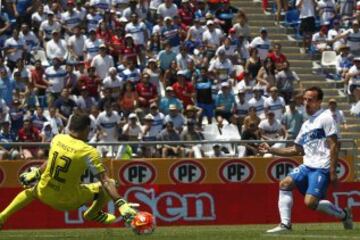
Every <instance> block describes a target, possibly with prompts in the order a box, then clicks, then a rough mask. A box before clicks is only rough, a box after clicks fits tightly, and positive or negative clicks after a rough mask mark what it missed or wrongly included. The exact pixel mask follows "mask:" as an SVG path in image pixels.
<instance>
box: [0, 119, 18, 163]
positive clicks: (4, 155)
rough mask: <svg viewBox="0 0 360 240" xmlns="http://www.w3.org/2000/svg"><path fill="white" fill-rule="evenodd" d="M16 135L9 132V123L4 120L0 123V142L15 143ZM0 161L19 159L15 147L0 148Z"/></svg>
mask: <svg viewBox="0 0 360 240" xmlns="http://www.w3.org/2000/svg"><path fill="white" fill-rule="evenodd" d="M16 138H17V135H16V134H14V133H12V132H11V131H10V121H9V120H4V121H3V122H1V131H0V142H1V143H3V144H4V143H8V142H16V140H17V139H16ZM0 159H1V160H17V159H20V152H19V150H18V148H17V147H14V146H10V145H6V144H4V145H2V146H0Z"/></svg>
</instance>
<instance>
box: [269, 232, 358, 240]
mask: <svg viewBox="0 0 360 240" xmlns="http://www.w3.org/2000/svg"><path fill="white" fill-rule="evenodd" d="M262 236H264V237H265V236H266V237H269V238H270V237H276V238H278V237H284V238H302V239H307V238H312V239H360V236H359V237H351V236H334V235H316V234H291V233H285V234H263V235H262Z"/></svg>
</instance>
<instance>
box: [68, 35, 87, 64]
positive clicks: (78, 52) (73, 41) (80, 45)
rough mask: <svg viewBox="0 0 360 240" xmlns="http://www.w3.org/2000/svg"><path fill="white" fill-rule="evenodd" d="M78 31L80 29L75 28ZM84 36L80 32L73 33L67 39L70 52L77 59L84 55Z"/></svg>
mask: <svg viewBox="0 0 360 240" xmlns="http://www.w3.org/2000/svg"><path fill="white" fill-rule="evenodd" d="M75 31H76V32H77V31H80V29H77V30H75ZM84 47H85V36H84V35H83V34H81V33H78V34H74V35H72V36H71V37H69V39H68V48H69V50H70V49H71V53H72V54H74V55H75V56H72V57H75V58H77V59H79V58H83V57H84Z"/></svg>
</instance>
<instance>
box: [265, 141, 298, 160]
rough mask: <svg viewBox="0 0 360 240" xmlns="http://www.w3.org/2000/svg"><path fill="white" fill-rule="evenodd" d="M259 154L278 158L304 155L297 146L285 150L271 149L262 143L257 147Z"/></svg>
mask: <svg viewBox="0 0 360 240" xmlns="http://www.w3.org/2000/svg"><path fill="white" fill-rule="evenodd" d="M259 151H260V153H263V154H265V153H271V154H274V155H278V156H284V157H291V156H302V155H304V151H303V148H302V147H301V146H299V145H297V144H295V145H294V146H291V147H286V148H271V147H270V146H269V144H267V143H262V144H260V146H259Z"/></svg>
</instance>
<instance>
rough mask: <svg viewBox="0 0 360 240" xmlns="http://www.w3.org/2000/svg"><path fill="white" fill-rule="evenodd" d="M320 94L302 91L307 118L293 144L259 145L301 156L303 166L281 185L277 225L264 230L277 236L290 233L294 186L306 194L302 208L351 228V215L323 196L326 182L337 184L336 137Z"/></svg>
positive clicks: (267, 150) (264, 150) (269, 150)
mask: <svg viewBox="0 0 360 240" xmlns="http://www.w3.org/2000/svg"><path fill="white" fill-rule="evenodd" d="M322 99H323V91H322V90H321V89H320V88H318V87H311V88H308V89H306V90H305V93H304V105H305V109H306V112H307V114H308V115H309V119H308V120H307V121H306V122H304V123H303V125H302V127H301V130H300V132H299V134H298V136H297V138H296V139H295V145H294V146H292V147H287V148H271V147H269V145H268V144H267V143H262V144H260V146H259V150H260V152H261V153H271V154H274V155H279V156H296V155H303V156H304V157H303V164H302V165H300V166H299V167H297V168H295V169H293V170H292V172H291V173H290V174H289V175H288V176H287V177H286V178H284V179H283V180H282V181H281V182H280V191H279V202H278V206H279V212H280V219H281V222H280V224H279V225H278V226H277V227H275V228H273V229H270V230H268V231H267V233H279V232H284V231H285V232H286V231H289V230H291V208H292V205H293V194H292V190H293V189H294V188H295V187H297V188H298V189H299V191H300V192H301V193H302V194H304V195H305V199H304V202H305V205H306V206H307V207H308V208H310V209H312V210H316V211H320V212H323V213H325V214H328V215H330V216H333V217H335V218H337V219H340V220H342V222H343V225H344V228H345V229H352V215H351V210H350V209H349V208H344V209H341V208H339V207H337V206H335V205H334V204H333V203H331V202H330V201H328V200H325V199H324V198H325V194H326V190H327V187H328V185H329V182H331V183H332V184H333V185H334V186H335V185H336V183H337V180H338V179H337V175H336V166H337V159H338V156H337V136H338V132H337V131H338V130H337V127H336V123H335V121H334V119H333V118H332V117H331V116H330V115H328V114H326V113H325V112H324V110H323V109H322V108H321V102H322Z"/></svg>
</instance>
